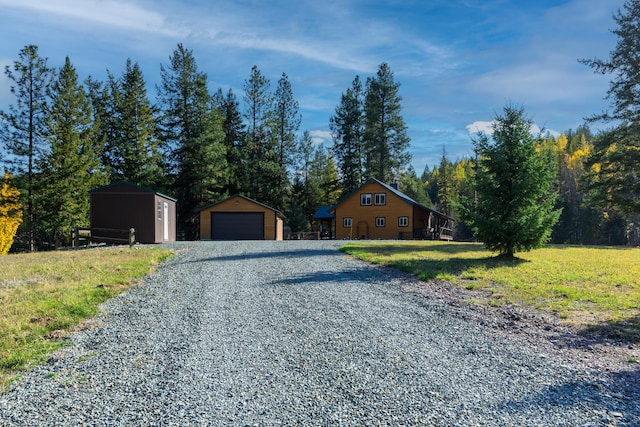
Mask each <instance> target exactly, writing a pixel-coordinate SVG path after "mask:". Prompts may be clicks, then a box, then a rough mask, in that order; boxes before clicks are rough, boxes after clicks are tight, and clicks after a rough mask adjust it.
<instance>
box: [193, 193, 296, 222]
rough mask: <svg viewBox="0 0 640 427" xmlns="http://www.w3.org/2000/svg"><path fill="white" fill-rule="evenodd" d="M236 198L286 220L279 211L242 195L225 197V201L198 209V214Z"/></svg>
mask: <svg viewBox="0 0 640 427" xmlns="http://www.w3.org/2000/svg"><path fill="white" fill-rule="evenodd" d="M236 197H239V198H241V199H244V200H246V201H248V202H251V203H253V204H256V205H258V206H262V207H263V208H265V209H269V210H271V211H273V212H275V213H276V215H277V216H279V217H281V218H286V216H285V215H284V214H283V213H282V212H280V211H279V210H277V209H275V208H272V207H271V206H267V205H265V204H264V203H260V202H258V201H256V200H253V199H251V198H249V197H247V196H243V195H242V194H234V195H233V196H231V197H227V198H226V199H224V200H220V201H219V202H215V203H212V204H210V205H209V206H205V207H204V208H202V209H200V210H199V211H198V212H202V211H204V210H206V209H211V208H212V207H214V206H217V205H219V204H221V203H224V202H227V201H229V200H231V199H234V198H236Z"/></svg>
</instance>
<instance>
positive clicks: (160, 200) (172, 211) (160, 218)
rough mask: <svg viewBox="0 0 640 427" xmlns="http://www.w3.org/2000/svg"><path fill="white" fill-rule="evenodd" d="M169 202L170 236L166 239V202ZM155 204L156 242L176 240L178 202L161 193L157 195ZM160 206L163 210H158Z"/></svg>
mask: <svg viewBox="0 0 640 427" xmlns="http://www.w3.org/2000/svg"><path fill="white" fill-rule="evenodd" d="M165 203H166V204H167V205H168V207H169V212H168V222H169V238H168V239H166V240H165V238H164V220H165V218H164V216H165V212H164V204H165ZM153 205H154V206H155V214H154V218H155V220H154V223H155V232H154V237H155V242H156V243H161V242H175V241H176V215H177V213H176V203H175V202H174V201H173V200H169V199H167V198H164V197H162V196H159V195H157V194H156V195H155V197H154V203H153ZM158 208H161V211H160V212H159V211H158Z"/></svg>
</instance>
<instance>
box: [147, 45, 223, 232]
mask: <svg viewBox="0 0 640 427" xmlns="http://www.w3.org/2000/svg"><path fill="white" fill-rule="evenodd" d="M160 73H161V79H162V82H161V85H160V87H159V90H158V95H159V96H158V98H159V100H160V104H161V105H162V109H163V111H162V133H163V140H164V143H165V144H166V147H165V149H167V150H168V151H169V155H168V158H169V159H171V160H170V162H169V163H168V164H167V168H168V170H169V172H170V176H171V178H172V188H173V191H174V193H175V195H176V197H177V198H178V200H180V203H179V204H178V212H177V214H178V233H179V234H181V235H182V236H183V237H184V238H186V239H187V240H191V239H195V238H198V230H199V227H198V224H197V217H198V215H197V213H198V210H199V209H200V208H202V207H204V206H206V205H208V204H210V203H213V202H214V201H216V200H217V199H219V198H220V197H221V196H222V195H223V191H224V189H225V188H226V187H227V178H228V171H227V164H226V150H225V147H224V144H223V141H224V133H223V131H222V120H223V119H222V116H221V115H220V114H219V111H218V110H217V109H216V108H215V106H214V103H213V99H212V96H211V95H210V93H209V91H208V88H207V76H206V74H204V73H202V72H200V71H198V67H197V65H196V60H195V57H194V56H193V52H192V51H190V50H188V49H186V48H185V47H184V46H183V45H182V44H178V47H177V48H176V49H175V50H174V52H173V54H172V55H171V57H170V64H169V65H168V66H167V67H165V66H161V69H160Z"/></svg>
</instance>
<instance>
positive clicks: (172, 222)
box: [89, 181, 176, 243]
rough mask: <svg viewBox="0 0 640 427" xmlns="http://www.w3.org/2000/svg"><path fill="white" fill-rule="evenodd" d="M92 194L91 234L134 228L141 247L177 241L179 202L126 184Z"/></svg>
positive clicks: (113, 185)
mask: <svg viewBox="0 0 640 427" xmlns="http://www.w3.org/2000/svg"><path fill="white" fill-rule="evenodd" d="M89 194H90V198H91V229H92V233H100V234H101V235H105V233H106V234H107V235H108V233H110V231H108V230H129V229H130V228H134V229H135V230H136V241H137V242H139V243H162V242H175V241H176V199H174V198H171V197H169V196H166V195H164V194H160V193H158V192H156V191H154V190H151V189H148V188H145V187H141V186H138V185H135V184H132V183H130V182H127V181H118V182H114V183H113V184H110V185H105V186H104V187H99V188H95V189H93V190H91V191H90V193H89ZM96 230H99V231H96Z"/></svg>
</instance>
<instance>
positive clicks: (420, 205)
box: [331, 178, 453, 220]
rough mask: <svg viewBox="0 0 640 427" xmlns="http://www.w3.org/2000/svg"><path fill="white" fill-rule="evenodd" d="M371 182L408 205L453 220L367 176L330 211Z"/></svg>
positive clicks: (332, 210) (333, 210)
mask: <svg viewBox="0 0 640 427" xmlns="http://www.w3.org/2000/svg"><path fill="white" fill-rule="evenodd" d="M371 183H374V184H377V185H378V186H380V187H382V188H383V189H384V190H386V191H388V192H390V193H392V194H394V195H395V196H397V197H398V198H399V199H400V200H402V201H403V202H405V203H407V204H409V205H411V206H417V207H419V208H420V209H424V210H427V211H430V212H433V213H435V214H437V215H440V216H442V217H443V218H446V219H449V220H453V218H451V217H449V216H447V215H445V214H443V213H441V212H438V211H436V210H434V209H431V208H429V207H427V206H424V205H422V204H420V203H418V202H416V201H415V200H413V199H412V198H411V197H409V196H407V195H406V194H404V193H402V192H401V191H400V190H397V189H395V188H393V187H392V186H390V185H387V184H385V183H384V182H382V181H379V180H377V179H375V178H369V179H368V180H367V181H366V182H365V183H364V184H362V185H361V186H360V187H359V188H358V189H357V190H355V191H354V192H352V193H351V194H349V195H348V196H347V197H345V198H344V199H343V200H342V201H341V202H340V203H338V204H337V205H336V206H334V207H333V208H332V209H331V212H335V211H336V208H337V207H338V206H340V205H341V204H342V203H344V202H345V201H347V200H348V199H350V198H351V197H352V196H353V195H354V194H356V193H358V192H360V191H361V190H362V188H364V187H365V186H367V185H368V184H371Z"/></svg>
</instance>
